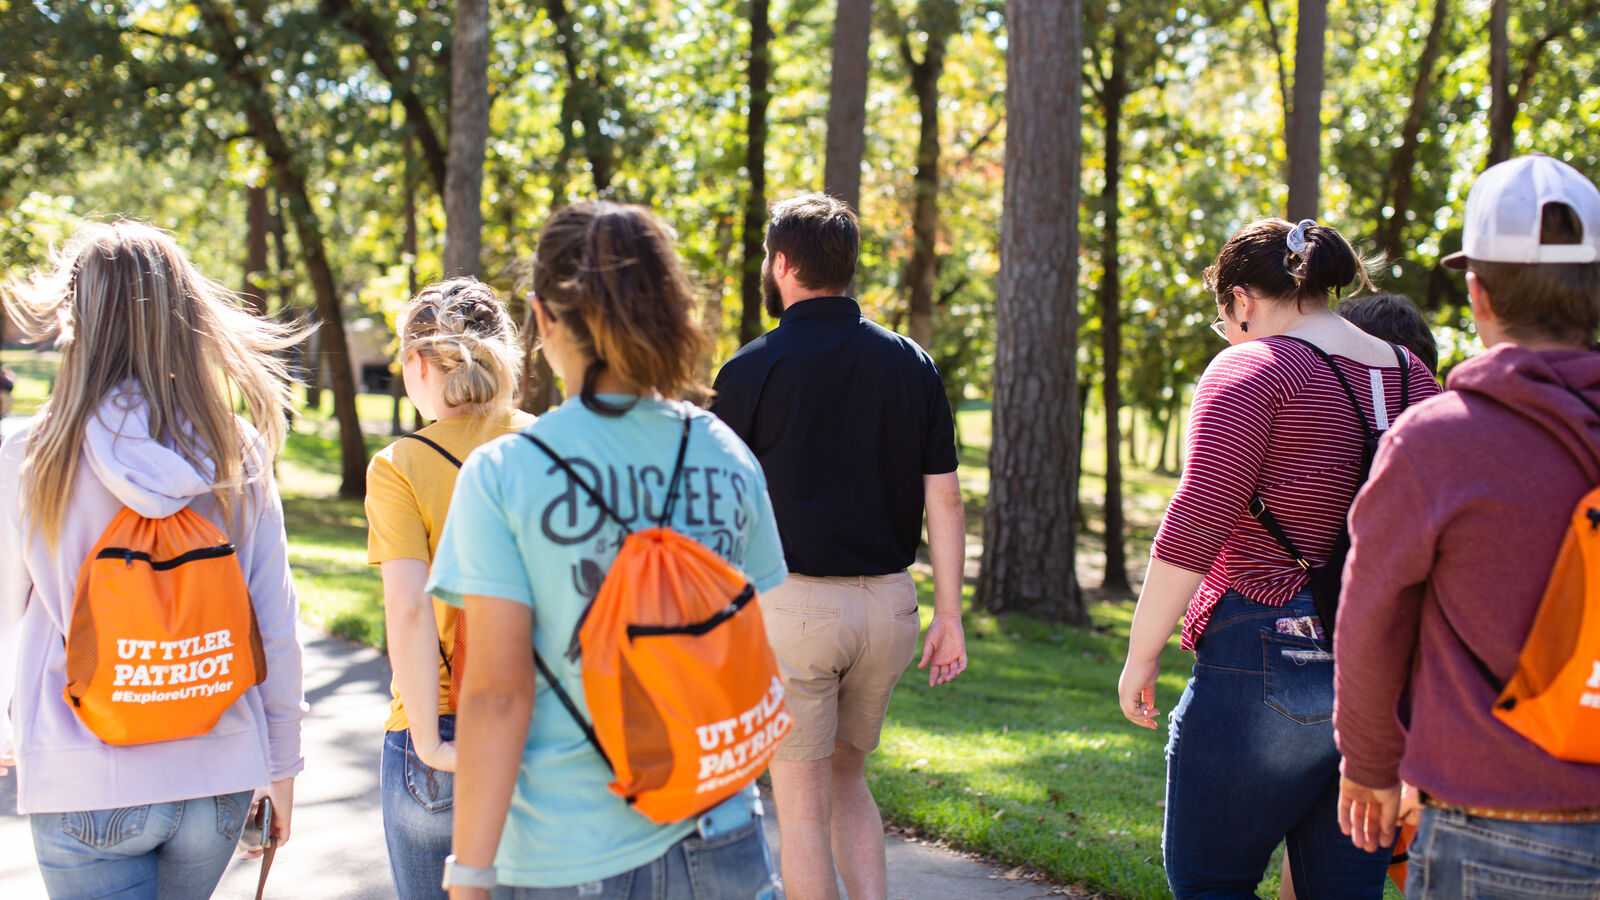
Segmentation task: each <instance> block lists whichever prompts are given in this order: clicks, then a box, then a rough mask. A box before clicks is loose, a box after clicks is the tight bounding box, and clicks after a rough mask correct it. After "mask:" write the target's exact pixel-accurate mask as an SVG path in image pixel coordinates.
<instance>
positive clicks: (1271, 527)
mask: <svg viewBox="0 0 1600 900" xmlns="http://www.w3.org/2000/svg"><path fill="white" fill-rule="evenodd" d="M1245 508H1246V509H1247V510H1249V512H1250V517H1251V518H1253V519H1255V520H1256V521H1257V522H1260V523H1261V527H1262V528H1265V529H1266V530H1267V534H1270V535H1272V539H1273V540H1275V541H1277V542H1278V546H1280V547H1282V548H1283V552H1285V553H1287V554H1289V558H1290V559H1292V560H1294V564H1295V565H1297V566H1299V567H1300V569H1301V570H1302V571H1305V572H1309V571H1311V562H1310V561H1309V560H1307V559H1306V558H1305V557H1304V556H1302V555H1301V553H1300V550H1299V548H1297V547H1295V545H1294V541H1291V540H1289V534H1288V532H1286V531H1284V530H1283V524H1282V523H1281V522H1279V521H1278V517H1277V516H1275V515H1273V514H1272V510H1270V509H1267V503H1266V501H1265V500H1262V499H1261V495H1260V494H1256V493H1252V494H1251V495H1250V505H1249V506H1247V507H1245Z"/></svg>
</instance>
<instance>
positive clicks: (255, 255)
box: [239, 185, 272, 316]
mask: <svg viewBox="0 0 1600 900" xmlns="http://www.w3.org/2000/svg"><path fill="white" fill-rule="evenodd" d="M271 228H272V213H271V212H270V211H269V210H268V209H267V189H266V187H265V186H264V185H260V186H258V185H251V186H250V187H248V188H246V189H245V241H244V247H245V258H244V287H243V288H241V289H240V291H239V295H240V296H241V297H243V298H244V299H245V301H246V302H248V303H249V304H250V308H251V309H253V310H255V313H256V315H258V316H265V315H266V314H267V292H266V291H265V290H263V289H262V287H261V281H260V279H259V278H258V277H257V276H259V275H260V274H261V273H262V272H265V271H267V265H268V263H267V235H268V232H269V231H270V230H271Z"/></svg>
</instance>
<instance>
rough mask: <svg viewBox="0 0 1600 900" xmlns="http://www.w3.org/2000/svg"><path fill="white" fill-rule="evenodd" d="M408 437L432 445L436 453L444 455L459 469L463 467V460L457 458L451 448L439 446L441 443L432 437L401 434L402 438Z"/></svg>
mask: <svg viewBox="0 0 1600 900" xmlns="http://www.w3.org/2000/svg"><path fill="white" fill-rule="evenodd" d="M406 438H410V439H411V440H413V441H421V442H422V443H424V444H427V445H428V446H429V447H432V448H433V449H434V451H435V452H436V453H438V454H439V455H440V456H442V457H444V458H445V459H447V460H449V461H450V465H452V466H455V467H456V468H458V469H459V468H461V460H459V459H456V458H455V454H453V453H451V452H450V451H449V450H446V449H445V448H443V447H441V446H439V444H438V443H437V442H436V441H434V440H432V439H431V438H425V437H423V436H422V435H420V434H402V435H400V439H401V440H405V439H406Z"/></svg>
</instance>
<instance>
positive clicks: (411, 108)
mask: <svg viewBox="0 0 1600 900" xmlns="http://www.w3.org/2000/svg"><path fill="white" fill-rule="evenodd" d="M356 2H357V0H321V4H322V11H323V14H324V15H326V16H327V17H328V18H329V19H330V20H332V21H333V22H335V23H336V24H338V25H340V26H341V27H343V28H344V29H345V30H346V31H348V32H350V33H351V34H352V35H354V36H355V38H356V40H357V41H359V42H360V44H361V47H362V49H364V50H365V51H366V52H367V58H368V59H370V60H372V65H373V67H375V68H376V69H377V70H378V73H379V74H380V75H382V76H383V78H384V80H385V81H387V82H388V83H389V89H390V90H391V91H393V92H394V96H395V99H397V100H399V101H400V106H401V108H403V109H404V110H405V111H406V123H407V124H409V125H410V126H411V127H412V128H413V129H414V130H415V131H416V134H417V146H419V147H420V148H421V149H422V157H423V159H424V160H425V161H426V162H427V164H428V174H429V176H430V177H431V178H432V181H433V188H434V190H435V191H437V192H438V194H439V196H441V197H443V196H444V177H445V172H446V170H447V168H448V167H447V165H446V160H445V150H444V144H443V143H442V142H441V141H440V139H439V132H438V131H437V130H436V129H435V128H434V127H433V120H432V119H430V118H428V107H427V105H426V104H424V103H423V102H422V98H421V97H419V96H417V90H416V87H415V85H413V84H412V78H411V77H410V76H409V75H407V74H406V72H405V71H403V70H402V69H401V68H400V61H399V59H398V58H396V56H395V52H394V48H392V47H390V46H389V42H388V40H387V39H386V38H385V37H384V35H383V32H382V30H381V29H380V28H379V26H378V23H377V21H376V20H374V19H373V18H372V16H370V15H368V14H367V12H366V11H364V10H362V9H358V8H357V7H356V5H355V4H356ZM447 71H448V69H447Z"/></svg>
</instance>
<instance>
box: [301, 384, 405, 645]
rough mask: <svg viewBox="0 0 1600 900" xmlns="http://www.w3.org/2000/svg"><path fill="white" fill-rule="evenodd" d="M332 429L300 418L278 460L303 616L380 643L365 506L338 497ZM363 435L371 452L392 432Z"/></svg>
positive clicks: (379, 587) (313, 417)
mask: <svg viewBox="0 0 1600 900" xmlns="http://www.w3.org/2000/svg"><path fill="white" fill-rule="evenodd" d="M377 399H380V400H386V399H387V398H377ZM333 434H334V428H333V423H331V422H329V421H328V420H327V419H326V418H325V417H324V416H322V415H320V414H318V413H315V412H309V413H306V414H304V415H302V416H300V418H299V420H298V421H297V422H296V424H295V431H294V433H293V434H291V435H290V436H289V440H288V442H287V443H286V444H285V446H284V451H283V456H282V458H281V459H280V460H279V462H278V486H279V491H280V492H281V493H282V495H283V517H284V526H285V528H286V529H287V531H288V532H289V565H290V567H291V569H292V570H293V572H294V581H295V588H296V590H297V591H298V592H299V598H300V617H301V618H302V619H304V620H305V621H307V622H310V623H311V624H313V625H316V626H319V627H321V628H323V629H325V630H327V631H329V632H331V633H333V634H337V635H339V636H340V637H343V638H347V639H349V640H352V641H359V642H361V643H363V644H370V645H372V646H374V647H377V648H379V649H385V645H386V641H385V639H384V630H383V582H382V580H381V579H380V578H379V576H378V570H377V569H376V568H375V567H373V566H369V565H368V564H367V517H366V512H365V510H363V509H362V505H361V503H360V501H357V500H340V499H338V497H337V496H336V493H337V491H338V489H339V444H338V440H337V439H336V438H335V437H334V436H333ZM366 440H367V450H368V452H369V453H372V452H376V451H377V450H379V449H381V448H382V447H383V446H384V445H386V444H388V443H389V441H390V440H392V438H390V437H388V436H387V435H374V434H371V433H370V432H369V433H368V434H367V435H366Z"/></svg>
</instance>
